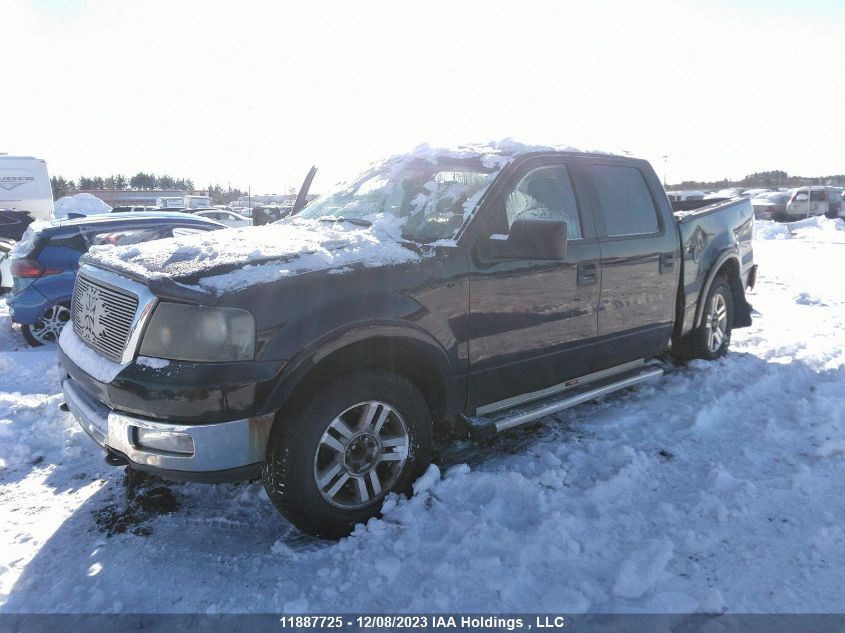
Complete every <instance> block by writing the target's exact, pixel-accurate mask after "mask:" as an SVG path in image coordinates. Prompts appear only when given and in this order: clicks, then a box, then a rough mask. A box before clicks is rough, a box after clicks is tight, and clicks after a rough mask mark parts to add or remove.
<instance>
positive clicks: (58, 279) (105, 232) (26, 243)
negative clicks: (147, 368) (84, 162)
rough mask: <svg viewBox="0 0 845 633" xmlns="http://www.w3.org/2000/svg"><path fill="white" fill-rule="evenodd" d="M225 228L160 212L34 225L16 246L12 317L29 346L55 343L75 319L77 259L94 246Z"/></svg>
mask: <svg viewBox="0 0 845 633" xmlns="http://www.w3.org/2000/svg"><path fill="white" fill-rule="evenodd" d="M222 228H225V227H224V226H223V225H222V224H219V223H217V222H214V221H212V220H208V219H206V218H196V217H193V216H191V215H186V214H182V213H161V212H159V213H135V214H132V216H131V217H127V216H123V215H118V216H114V215H111V214H109V215H96V216H89V217H87V218H81V219H76V220H64V221H60V222H53V223H52V224H38V225H33V227H32V228H30V229H29V230H28V232H27V233H26V234H25V235H24V237H23V238H22V239H21V241H20V242H18V244H17V245H16V246H15V248H14V249H13V251H12V261H11V274H12V293H11V295H10V296H9V298H8V305H9V308H10V309H11V314H12V320H13V321H14V322H15V323H19V324H20V325H21V333H22V334H23V336H24V338H25V339H26V342H27V343H29V344H30V345H33V346H37V345H43V344H45V343H54V342H55V341H56V340H57V339H58V336H59V333H60V332H61V329H62V327H63V326H64V324H65V323H67V321H68V320H69V319H70V305H71V298H72V295H73V282H74V279H75V277H76V271H77V267H78V260H79V258H80V257H81V256H82V255H83V254H84V253H85V252H86V251H88V249H89V248H90V247H91V246H97V245H103V244H114V245H122V244H137V243H139V242H147V241H150V240H157V239H161V238H165V237H173V236H184V235H188V234H191V233H197V232H206V231H213V230H216V229H222ZM104 318H107V317H104ZM111 322H112V323H114V321H111Z"/></svg>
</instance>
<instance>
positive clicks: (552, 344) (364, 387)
mask: <svg viewBox="0 0 845 633" xmlns="http://www.w3.org/2000/svg"><path fill="white" fill-rule="evenodd" d="M350 182H351V183H352V184H350V185H344V186H340V187H339V188H338V189H337V190H335V191H334V192H332V193H330V194H328V195H326V196H324V197H322V198H319V199H317V200H315V201H313V202H311V203H310V204H309V205H308V206H307V207H305V209H304V210H302V211H300V212H299V214H298V215H296V212H297V211H299V209H298V208H295V209H294V210H293V211H294V216H293V217H291V218H288V219H284V220H282V221H281V222H278V223H276V224H274V225H271V226H265V227H261V228H258V227H247V228H243V229H230V230H229V231H226V232H225V233H222V232H221V233H219V234H212V235H208V236H193V237H190V238H184V239H179V240H168V241H162V242H158V243H156V244H148V245H145V248H144V249H143V250H139V249H131V248H118V249H110V250H108V251H102V252H100V251H98V252H96V253H89V254H88V255H86V256H85V258H84V260H83V261H84V264H83V265H82V266H81V267H80V272H79V275H78V277H77V281H76V290H75V298H74V304H73V308H72V319H73V327H72V328H66V329H65V330H64V332H63V334H62V338H61V340H60V343H59V358H60V363H61V372H60V379H61V383H62V389H63V392H64V400H65V404H66V406H67V407H68V408H69V410H70V411H71V412H72V413H73V414H74V415H75V416H76V417H77V419H78V420H79V422H80V425H81V426H82V428H84V429H85V430H86V431H87V432H88V433H89V435H90V436H91V437H92V439H93V440H94V441H95V442H96V443H97V444H99V445H100V446H101V447H103V448H104V449H105V450H106V451H107V455H108V457H107V461H109V462H110V463H113V464H128V465H129V466H130V467H131V468H134V469H139V470H143V471H148V472H153V473H158V474H160V475H162V476H166V477H171V478H174V479H190V480H199V481H225V480H237V479H248V478H255V477H259V476H260V477H262V479H263V481H264V486H265V489H266V491H267V494H268V495H269V497H270V499H271V500H272V502H273V503H274V504H275V506H276V508H277V509H278V510H279V511H281V512H282V513H283V514H284V515H285V516H286V517H288V518H289V519H290V520H291V521H292V522H293V523H294V524H295V525H296V526H298V527H299V528H301V529H303V530H305V531H307V532H310V533H312V534H315V535H318V536H323V537H339V536H341V535H344V534H347V533H348V532H349V531H350V529H351V528H352V526H353V525H354V524H355V523H357V522H360V521H365V520H366V519H367V518H368V517H372V516H373V515H375V514H377V513H378V511H379V508H380V506H381V503H382V500H383V499H384V496H385V495H386V494H387V493H389V492H392V491H399V492H407V491H409V490H410V488H411V483H412V482H413V481H414V479H415V478H416V477H418V476H419V475H420V474H421V473H422V472H423V471H424V470H425V468H426V467H427V466H428V463H429V460H430V459H431V443H432V433H433V429H434V426H435V425H437V426H439V425H441V424H456V425H459V428H462V429H466V430H467V432H469V433H472V434H473V435H474V436H476V437H482V436H485V435H489V434H492V433H497V432H501V431H504V430H506V429H510V428H513V427H516V426H519V425H522V424H526V423H529V422H532V421H535V420H537V419H539V418H542V417H544V416H547V415H549V414H552V413H555V412H558V411H561V410H563V409H565V408H567V407H570V406H573V405H576V404H578V403H581V402H585V401H588V400H591V399H593V398H596V397H599V396H602V395H604V394H608V393H611V392H614V391H617V390H620V389H624V388H627V387H630V386H633V385H636V384H639V383H642V382H645V381H649V380H654V379H656V378H658V377H659V376H660V375H661V374H662V373H663V369H662V366H661V365H660V364H652V362H651V359H654V358H655V357H656V356H658V355H659V354H661V353H663V352H664V351H665V350H666V349H667V346H668V345H669V343H670V340H671V342H672V343H671V345H672V348H673V350H674V351H675V353H676V354H678V355H679V356H683V357H700V358H705V359H715V358H719V357H721V356H722V355H723V354H725V352H726V350H727V348H728V345H729V342H730V338H731V331H732V329H733V328H738V327H744V326H747V325H749V324H750V322H751V316H750V314H751V312H750V306H749V305H748V303H747V302H746V299H745V293H744V289H745V288H746V286H753V284H754V280H755V277H756V267H755V266H754V264H753V252H752V243H751V237H752V232H753V221H754V218H753V210H752V207H751V201H750V200H749V199H748V198H739V199H736V200H731V201H728V202H723V203H718V204H710V203H709V202H704V201H701V204H702V205H703V206H704V205H706V206H705V208H704V209H702V210H700V211H689V212H686V213H683V214H679V217H677V218H676V216H675V215H674V214H673V211H672V208H671V206H670V203H669V200H668V199H667V197H666V194H665V192H664V190H663V187H662V186H661V184H660V180H659V179H658V177H657V175H656V174H655V172H654V170H653V169H652V167H651V166H650V165H649V164H648V163H647V162H646V161H643V160H637V159H633V158H628V157H618V156H609V155H602V154H591V153H575V152H561V151H552V150H548V151H532V150H528V149H526V148H521V147H510V148H508V150H507V151H506V150H503V149H501V148H500V147H498V146H493V147H487V148H479V149H477V150H476V151H473V150H472V149H470V148H466V147H463V148H461V149H460V151H459V152H451V151H446V150H442V151H441V150H433V149H431V148H428V147H426V146H424V147H422V148H420V149H418V150H417V151H416V153H413V154H410V155H405V156H399V157H394V158H392V159H389V160H387V161H384V162H382V163H381V164H379V165H378V166H377V167H375V168H373V169H372V170H370V171H368V172H366V173H365V174H363V175H362V176H360V177H359V178H357V179H354V180H352V181H350ZM303 189H305V188H303ZM299 199H301V200H304V196H302V195H301V196H300V198H299ZM101 315H111V316H110V318H107V317H106V316H101Z"/></svg>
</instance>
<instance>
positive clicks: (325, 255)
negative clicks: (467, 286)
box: [88, 215, 419, 293]
mask: <svg viewBox="0 0 845 633" xmlns="http://www.w3.org/2000/svg"><path fill="white" fill-rule="evenodd" d="M370 219H371V220H372V221H373V224H372V226H367V227H364V226H360V225H357V224H352V223H349V222H332V221H319V220H307V219H303V218H293V219H291V220H288V221H285V222H281V223H278V224H272V225H264V226H250V227H243V228H238V229H227V230H223V231H212V232H208V233H198V234H194V235H187V236H182V237H178V238H172V239H167V240H158V241H155V242H149V243H146V244H144V245H143V248H139V247H138V246H123V247H112V246H106V247H94V248H92V249H91V251H90V252H89V255H88V260H89V261H93V262H94V263H95V264H96V263H101V264H105V265H107V266H111V267H112V268H115V269H117V270H123V271H126V272H128V273H132V274H136V275H141V276H144V277H153V278H155V277H162V276H164V277H169V278H171V279H184V278H193V277H197V278H199V281H198V285H199V286H200V287H202V288H205V289H207V290H212V291H215V292H218V293H223V292H225V291H227V290H238V289H240V288H245V287H247V286H252V285H256V284H262V283H268V282H271V281H275V280H277V279H280V278H282V277H287V276H292V275H297V274H301V273H305V272H311V271H317V270H326V269H333V268H341V269H342V268H344V267H348V266H349V265H351V264H363V265H364V266H383V265H386V264H398V263H403V262H411V261H414V260H416V259H418V258H419V255H418V254H417V253H416V252H415V251H414V250H413V249H411V248H409V247H407V246H403V244H402V242H401V238H400V237H399V236H400V234H401V225H400V224H399V223H398V222H397V220H396V219H395V218H394V217H393V216H390V215H387V216H384V215H380V216H377V217H372V218H370ZM232 269H234V270H232ZM221 270H225V272H222V273H219V271H221ZM218 273H219V274H218Z"/></svg>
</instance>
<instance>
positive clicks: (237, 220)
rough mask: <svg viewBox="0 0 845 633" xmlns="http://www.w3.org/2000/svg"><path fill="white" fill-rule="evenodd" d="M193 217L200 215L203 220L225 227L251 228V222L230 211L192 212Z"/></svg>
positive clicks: (209, 210) (208, 210)
mask: <svg viewBox="0 0 845 633" xmlns="http://www.w3.org/2000/svg"><path fill="white" fill-rule="evenodd" d="M194 215H201V216H202V217H204V218H209V219H211V220H217V221H218V222H220V223H221V224H225V225H226V226H252V220H250V219H249V218H245V217H244V216H242V215H238V214H237V213H234V212H232V211H225V210H223V209H206V210H205V211H194Z"/></svg>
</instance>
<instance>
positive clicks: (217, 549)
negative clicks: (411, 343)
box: [2, 353, 835, 612]
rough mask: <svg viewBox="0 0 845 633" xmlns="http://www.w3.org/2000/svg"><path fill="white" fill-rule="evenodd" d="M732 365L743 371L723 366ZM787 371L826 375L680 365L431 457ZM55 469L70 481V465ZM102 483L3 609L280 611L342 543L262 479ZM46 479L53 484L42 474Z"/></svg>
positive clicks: (569, 428) (493, 450)
mask: <svg viewBox="0 0 845 633" xmlns="http://www.w3.org/2000/svg"><path fill="white" fill-rule="evenodd" d="M729 364H730V365H735V366H737V368H741V370H742V371H733V372H727V371H725V370H726V365H729ZM796 371H797V372H800V373H802V374H803V375H804V376H806V378H805V379H806V380H812V379H813V376H815V377H816V379H818V380H824V379H825V376H823V375H820V374H819V373H818V372H817V371H815V370H814V369H812V368H811V367H809V366H807V365H805V364H803V363H802V362H801V361H793V363H791V364H778V363H774V362H768V361H766V360H765V359H761V358H759V357H756V356H752V355H750V354H743V353H733V354H731V355H730V356H729V357H728V358H727V359H725V360H724V361H720V362H718V363H712V364H703V363H697V362H694V363H691V364H690V365H685V364H677V365H675V366H674V371H673V373H672V376H673V378H672V379H671V380H666V381H665V383H664V386H662V387H661V386H658V387H657V390H658V391H657V393H654V392H653V391H641V392H640V394H639V395H637V394H636V392H635V393H634V394H629V393H627V392H620V393H619V394H616V395H613V396H610V397H607V398H605V399H603V400H600V401H596V402H592V403H587V404H585V405H582V406H580V407H577V408H576V409H573V410H569V411H565V412H563V413H560V414H557V415H555V416H550V417H549V418H546V419H544V420H542V421H540V422H539V423H538V424H536V425H533V426H530V427H525V428H522V429H520V430H515V431H513V432H509V433H507V434H502V435H500V436H496V437H493V438H491V439H489V440H487V441H485V442H482V443H477V442H470V441H469V440H462V439H457V440H455V438H441V439H440V440H439V441H438V444H437V446H436V450H435V463H436V464H437V465H438V466H439V467H440V468H441V470H446V469H448V468H450V467H451V466H454V465H457V464H462V463H466V464H469V465H470V466H471V467H476V466H479V465H483V464H484V463H485V462H488V461H490V460H494V459H495V458H497V457H502V456H505V455H509V454H515V453H523V452H525V451H528V450H530V449H531V447H532V445H533V444H535V443H537V442H541V441H543V442H548V441H550V440H552V441H560V442H564V443H565V442H579V441H586V442H589V441H590V436H591V435H592V434H593V433H594V432H595V427H594V426H591V425H592V423H593V422H594V420H595V419H597V418H603V419H607V416H608V415H611V416H615V415H617V414H622V413H623V412H625V411H627V410H628V409H629V408H630V407H637V406H640V407H641V406H643V403H644V402H645V401H646V400H650V399H658V400H660V401H661V402H662V401H664V400H665V401H666V402H665V403H664V404H665V406H666V408H667V409H668V408H670V407H672V406H675V405H674V404H673V402H674V401H673V399H672V398H673V397H684V398H688V397H691V396H690V394H689V393H688V389H689V387H690V386H693V385H700V383H707V386H708V388H709V389H715V388H721V387H722V386H724V388H725V389H726V390H733V389H735V390H736V391H737V397H740V395H741V392H742V390H743V389H745V388H753V386H752V387H749V385H753V382H754V378H755V377H756V376H767V377H768V378H767V379H775V380H777V379H780V380H783V379H784V378H787V377H792V376H795V375H796V374H795V372H796ZM703 376H706V378H703ZM828 378H829V379H835V378H833V376H830V377H828ZM677 381H680V384H679V383H678V382H677ZM734 381H737V384H734ZM739 381H741V382H739ZM796 388H798V387H796ZM676 392H677V393H676ZM679 394H680V395H679ZM665 396H671V397H665ZM692 397H695V396H692ZM648 406H652V407H653V405H652V404H651V403H650V402H649V403H648ZM661 406H662V405H661ZM691 432H694V431H691ZM660 454H661V459H663V458H664V457H665V459H666V460H669V459H671V458H672V453H671V452H669V451H665V455H664V451H661V453H660ZM71 467H72V466H71V465H67V466H63V465H59V466H58V467H57V469H56V470H57V471H58V470H60V469H66V468H71ZM54 474H55V476H56V477H57V480H60V479H62V478H61V477H60V476H59V475H58V474H57V473H54ZM63 477H64V479H65V480H66V479H67V478H68V475H67V472H65V473H64V476H63ZM105 480H106V485H104V487H103V488H102V489H100V490H99V491H98V492H96V493H94V494H93V495H92V496H91V497H90V498H89V499H88V500H87V501H86V502H84V503H83V504H82V505H81V506H80V507H79V508H78V509H77V510H76V511H75V512H74V513H73V514H71V516H69V517H68V518H67V519H66V520H65V521H64V522H63V523H62V524H61V525H60V526H59V527H58V529H57V530H56V531H55V533H54V534H53V535H52V536H51V537H50V538H49V539H48V540H47V541H46V542H45V543H44V544H43V545H42V546H41V547H40V549H39V551H38V553H37V554H36V556H35V557H34V558H33V559H32V561H31V562H30V563H29V564H28V565H27V566H26V568H25V569H24V571H23V573H22V574H21V576H20V578H19V579H18V581H17V583H16V584H15V586H14V587H13V588H12V590H11V591H10V594H9V597H8V600H7V601H6V604H5V605H4V607H3V609H2V610H3V611H6V612H21V611H28V612H32V611H49V610H51V609H52V610H57V611H74V610H76V611H89V612H94V611H102V610H105V611H108V610H115V611H135V612H148V611H150V610H154V611H179V610H182V611H185V610H188V611H195V610H196V609H197V606H196V605H203V604H205V605H220V606H221V608H223V609H224V610H225V609H229V610H233V609H234V610H237V609H238V608H239V607H238V606H237V605H235V604H232V605H229V606H227V605H228V603H225V602H224V603H222V604H221V594H223V593H230V594H231V595H234V596H237V595H241V596H242V595H258V594H254V593H252V592H259V594H260V592H261V591H262V590H263V591H265V592H266V594H261V595H264V597H263V598H261V600H260V605H259V608H264V609H265V610H279V609H281V607H282V606H283V605H284V600H282V602H281V603H279V602H278V600H281V598H282V596H281V594H284V593H286V592H287V593H290V592H292V591H294V590H295V588H296V584H295V583H296V582H300V583H301V582H302V579H303V578H307V577H310V576H309V575H310V574H314V573H317V571H320V569H321V567H322V566H324V565H325V560H324V559H321V558H320V557H319V556H311V554H312V553H314V554H318V553H321V552H325V551H326V550H327V549H329V550H330V549H331V548H338V549H337V550H336V551H338V552H341V551H342V549H343V544H342V543H341V544H340V545H338V544H335V543H331V542H325V541H319V540H316V539H314V538H311V537H309V536H305V535H302V534H301V533H299V532H298V531H297V530H296V529H295V528H293V526H291V525H290V524H289V523H288V522H287V521H285V519H284V518H282V517H281V515H279V514H277V513H276V511H275V509H274V508H273V507H272V505H271V503H270V502H269V500H268V499H267V498H266V495H265V494H264V491H263V488H262V486H261V484H260V483H242V484H219V485H202V484H182V483H171V482H166V481H164V480H161V479H159V478H157V477H154V476H148V477H146V478H143V479H141V480H138V481H133V482H126V481H125V480H124V474H123V472H122V470H120V469H113V470H110V471H108V474H107V475H106V477H105ZM45 483H46V485H48V486H49V485H50V476H48V478H47V482H45ZM126 483H129V484H130V485H129V487H128V488H127V486H126ZM648 511H649V509H648V508H643V512H648ZM44 520H49V519H46V518H45V519H44ZM338 555H341V554H338ZM209 575H210V576H209ZM262 578H263V579H265V581H261V580H260V579H262ZM267 578H279V581H278V583H279V584H278V585H274V586H271V587H266V586H263V585H262V582H265V584H266V579H267ZM130 586H131V589H130V588H129V587H130ZM246 592H250V593H246ZM274 592H275V593H274ZM189 593H190V597H186V596H188V594H189ZM295 597H296V594H294V595H287V596H286V599H288V600H289V599H293V598H295ZM273 600H276V602H274V601H273ZM151 605H154V606H153V607H152V608H151ZM240 608H243V605H241V607H240Z"/></svg>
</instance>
